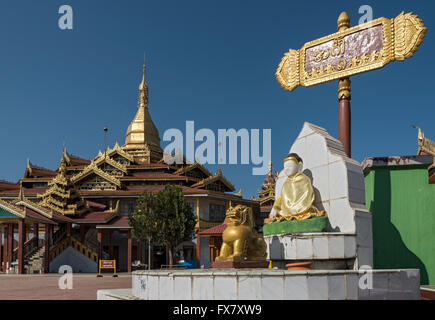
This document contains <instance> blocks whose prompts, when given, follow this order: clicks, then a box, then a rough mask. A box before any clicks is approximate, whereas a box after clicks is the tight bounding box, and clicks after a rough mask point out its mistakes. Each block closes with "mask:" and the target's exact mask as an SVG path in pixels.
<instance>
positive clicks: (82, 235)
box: [80, 224, 86, 243]
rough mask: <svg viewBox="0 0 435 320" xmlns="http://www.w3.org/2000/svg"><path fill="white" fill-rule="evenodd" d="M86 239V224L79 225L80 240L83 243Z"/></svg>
mask: <svg viewBox="0 0 435 320" xmlns="http://www.w3.org/2000/svg"><path fill="white" fill-rule="evenodd" d="M85 240H86V226H84V225H82V224H81V225H80V242H81V243H85Z"/></svg>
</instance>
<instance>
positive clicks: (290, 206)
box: [268, 153, 326, 222]
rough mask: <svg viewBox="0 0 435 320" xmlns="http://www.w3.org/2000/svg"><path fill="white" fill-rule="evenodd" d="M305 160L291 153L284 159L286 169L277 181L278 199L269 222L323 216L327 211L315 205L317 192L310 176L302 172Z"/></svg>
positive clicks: (276, 191)
mask: <svg viewBox="0 0 435 320" xmlns="http://www.w3.org/2000/svg"><path fill="white" fill-rule="evenodd" d="M302 168H303V161H302V159H301V158H300V157H299V156H298V155H297V154H296V153H291V154H289V155H288V157H287V158H285V159H284V169H283V170H282V171H281V172H280V174H279V176H278V180H277V182H276V187H275V193H276V197H277V198H276V199H275V203H274V205H273V208H272V211H271V212H270V216H269V218H270V219H268V220H269V222H273V221H283V220H287V221H290V220H293V219H296V220H305V219H309V218H311V217H322V216H324V215H325V214H326V211H324V210H323V211H319V210H318V209H317V208H316V207H315V206H314V205H313V203H314V201H315V194H314V188H313V186H312V184H311V180H310V178H308V177H307V176H306V175H305V174H304V173H302V172H301V171H302Z"/></svg>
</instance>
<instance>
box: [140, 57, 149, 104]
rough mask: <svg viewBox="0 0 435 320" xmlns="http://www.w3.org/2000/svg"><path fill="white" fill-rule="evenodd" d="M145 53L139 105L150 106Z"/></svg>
mask: <svg viewBox="0 0 435 320" xmlns="http://www.w3.org/2000/svg"><path fill="white" fill-rule="evenodd" d="M145 70H146V67H145V53H144V56H143V69H142V81H141V83H140V84H139V107H146V108H148V84H147V82H146V79H145Z"/></svg>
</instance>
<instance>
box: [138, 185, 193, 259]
mask: <svg viewBox="0 0 435 320" xmlns="http://www.w3.org/2000/svg"><path fill="white" fill-rule="evenodd" d="M129 219H130V225H131V226H132V227H133V234H134V235H135V237H136V238H138V239H152V241H153V242H155V243H158V244H167V245H168V249H169V264H170V265H172V264H173V261H172V252H173V249H174V248H175V247H176V246H177V245H178V244H179V243H181V242H183V241H188V240H191V239H192V238H193V234H194V228H195V224H196V217H195V215H194V213H193V210H192V207H191V206H190V205H189V204H188V203H187V202H186V201H185V200H184V197H183V194H182V192H181V188H180V187H178V186H166V187H165V189H163V190H162V191H160V192H159V193H157V194H155V195H154V194H151V193H147V192H145V193H144V194H143V195H142V196H141V197H140V198H139V199H138V201H137V205H136V210H135V214H129Z"/></svg>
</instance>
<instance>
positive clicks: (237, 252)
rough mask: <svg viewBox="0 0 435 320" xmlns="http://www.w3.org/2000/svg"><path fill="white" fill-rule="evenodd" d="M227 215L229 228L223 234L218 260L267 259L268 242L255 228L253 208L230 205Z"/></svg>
mask: <svg viewBox="0 0 435 320" xmlns="http://www.w3.org/2000/svg"><path fill="white" fill-rule="evenodd" d="M226 217H227V221H228V222H227V228H226V229H225V231H224V233H223V234H222V240H223V244H222V247H221V250H220V254H219V257H217V258H216V261H245V260H250V261H265V260H266V256H267V254H266V242H264V239H263V237H262V236H261V235H259V234H258V233H256V232H255V230H254V229H253V225H254V223H253V217H252V209H251V208H250V207H247V206H243V205H238V206H236V207H231V206H230V207H229V208H228V210H227V213H226Z"/></svg>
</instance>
